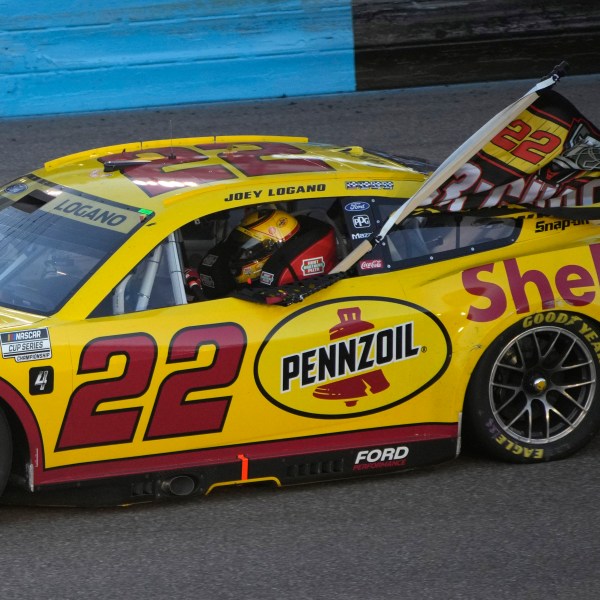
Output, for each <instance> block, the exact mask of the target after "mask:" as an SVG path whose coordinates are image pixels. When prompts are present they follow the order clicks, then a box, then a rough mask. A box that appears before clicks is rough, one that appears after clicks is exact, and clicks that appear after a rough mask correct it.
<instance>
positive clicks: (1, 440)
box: [0, 408, 13, 496]
mask: <svg viewBox="0 0 600 600" xmlns="http://www.w3.org/2000/svg"><path fill="white" fill-rule="evenodd" d="M12 458H13V440H12V433H11V429H10V425H9V423H8V419H7V418H6V415H5V414H4V411H3V410H2V408H0V496H1V495H2V492H4V488H5V487H6V484H7V482H8V477H9V475H10V471H11V468H12Z"/></svg>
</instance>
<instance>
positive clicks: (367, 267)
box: [358, 258, 383, 271]
mask: <svg viewBox="0 0 600 600" xmlns="http://www.w3.org/2000/svg"><path fill="white" fill-rule="evenodd" d="M358 266H359V268H360V270H361V271H371V270H374V269H383V260H381V259H380V258H370V259H368V260H361V261H360V263H359V265H358Z"/></svg>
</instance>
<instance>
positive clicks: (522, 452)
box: [487, 419, 544, 460]
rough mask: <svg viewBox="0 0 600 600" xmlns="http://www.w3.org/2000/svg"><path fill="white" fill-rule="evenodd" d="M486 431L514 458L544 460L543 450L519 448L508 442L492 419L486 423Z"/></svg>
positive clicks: (517, 445)
mask: <svg viewBox="0 0 600 600" xmlns="http://www.w3.org/2000/svg"><path fill="white" fill-rule="evenodd" d="M487 429H488V431H489V432H490V433H491V434H492V436H493V438H494V441H495V442H496V443H497V444H499V445H500V446H502V447H503V448H504V449H505V450H508V452H510V453H512V454H515V455H516V456H524V457H525V458H536V459H539V460H542V459H543V458H544V449H543V448H528V447H527V446H521V445H520V444H517V443H515V442H513V441H512V440H509V439H508V438H507V437H506V436H505V435H504V434H503V433H501V432H500V429H499V428H498V426H497V425H496V422H495V421H494V419H489V420H488V422H487Z"/></svg>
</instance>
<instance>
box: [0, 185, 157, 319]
mask: <svg viewBox="0 0 600 600" xmlns="http://www.w3.org/2000/svg"><path fill="white" fill-rule="evenodd" d="M151 216H152V212H151V211H147V210H139V209H138V208H132V207H129V206H126V205H122V204H118V203H115V202H111V201H108V200H104V199H102V198H97V197H93V196H90V195H87V194H82V193H81V192H77V191H74V190H70V189H68V188H65V187H63V186H57V185H55V184H52V183H51V182H48V181H44V180H41V179H39V178H36V177H35V176H32V175H30V176H28V177H24V178H22V179H19V180H18V181H16V182H14V183H12V184H10V185H8V186H5V187H4V188H2V189H0V248H1V249H2V250H1V252H0V306H5V307H9V308H16V309H18V310H23V311H26V312H36V313H41V314H45V315H48V314H52V313H54V312H56V311H57V310H58V309H59V308H60V307H61V306H62V305H63V304H64V303H65V302H66V301H67V300H68V299H69V298H70V297H71V296H72V295H73V293H74V292H75V291H76V290H77V289H79V287H80V286H81V285H82V284H83V283H84V282H85V281H86V280H87V279H88V278H89V276H90V275H91V274H92V273H93V272H94V271H95V270H96V269H97V268H98V267H99V266H100V265H101V264H102V263H103V262H104V261H105V260H106V259H107V258H108V257H109V256H110V255H111V254H112V253H114V252H115V250H117V248H119V247H120V246H121V245H122V244H123V243H124V241H125V240H126V239H128V238H129V237H130V236H131V234H132V233H133V232H134V231H135V230H136V229H138V228H139V226H140V225H141V224H142V223H144V222H146V221H147V219H148V218H150V217H151Z"/></svg>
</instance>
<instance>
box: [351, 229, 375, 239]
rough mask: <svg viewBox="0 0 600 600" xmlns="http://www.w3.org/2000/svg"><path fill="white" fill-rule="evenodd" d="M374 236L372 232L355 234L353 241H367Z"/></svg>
mask: <svg viewBox="0 0 600 600" xmlns="http://www.w3.org/2000/svg"><path fill="white" fill-rule="evenodd" d="M372 235H373V232H372V231H365V232H364V233H353V234H352V239H353V240H366V239H367V238H368V237H371V236H372Z"/></svg>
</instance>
